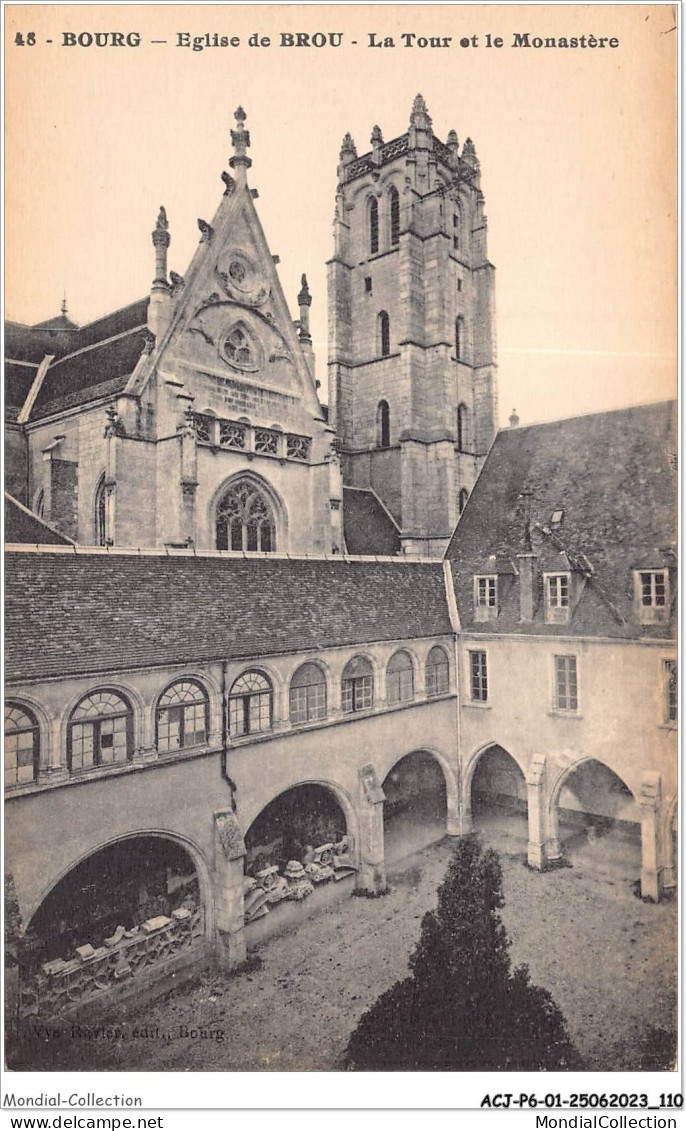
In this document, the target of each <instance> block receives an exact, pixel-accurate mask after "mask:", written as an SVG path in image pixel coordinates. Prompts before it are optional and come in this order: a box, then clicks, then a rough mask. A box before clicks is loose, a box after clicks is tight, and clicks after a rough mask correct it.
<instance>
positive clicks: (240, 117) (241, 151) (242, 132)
mask: <svg viewBox="0 0 686 1131" xmlns="http://www.w3.org/2000/svg"><path fill="white" fill-rule="evenodd" d="M234 118H235V119H236V129H235V130H231V144H232V145H233V148H234V155H233V157H230V158H229V165H230V167H231V168H232V169H238V170H240V169H245V170H248V169H249V168H250V166H251V165H252V160H251V158H250V157H248V155H247V152H246V151H247V150H248V149H249V148H250V130H246V128H245V126H244V125H243V123H244V121H245V120H246V118H247V114H246V113H245V110H244V109H243V107H242V106H239V107H238V109H237V110H236V112H235V113H234ZM243 175H244V176H245V174H243Z"/></svg>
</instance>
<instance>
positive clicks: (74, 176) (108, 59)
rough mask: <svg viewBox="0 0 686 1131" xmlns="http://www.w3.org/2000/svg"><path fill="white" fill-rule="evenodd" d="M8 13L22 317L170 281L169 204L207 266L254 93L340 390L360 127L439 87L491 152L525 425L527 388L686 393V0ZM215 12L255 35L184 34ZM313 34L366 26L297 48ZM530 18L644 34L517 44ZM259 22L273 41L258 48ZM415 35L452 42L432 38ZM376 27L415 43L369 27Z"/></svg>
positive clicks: (280, 242) (446, 121) (437, 117)
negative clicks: (346, 182) (680, 49)
mask: <svg viewBox="0 0 686 1131" xmlns="http://www.w3.org/2000/svg"><path fill="white" fill-rule="evenodd" d="M5 16H6V22H7V28H6V37H5V42H6V131H5V145H6V169H7V172H6V243H5V246H6V261H5V273H6V314H7V316H8V317H9V318H12V319H15V320H17V321H22V322H27V323H34V322H38V321H41V320H43V319H45V318H49V317H51V316H53V315H55V314H56V313H58V311H59V307H60V303H61V301H62V296H63V293H64V294H66V297H67V303H68V309H69V315H70V317H71V318H72V319H73V320H74V321H76V322H78V323H80V324H82V323H84V322H88V321H90V320H92V319H94V318H97V317H98V316H100V315H102V314H105V313H107V312H108V311H109V310H112V309H115V308H116V307H118V306H121V305H124V304H126V303H127V302H130V301H133V300H135V299H137V298H140V297H142V296H143V295H145V294H146V293H147V291H148V290H149V287H150V282H151V280H152V277H153V266H154V255H153V248H152V244H151V241H150V233H151V231H152V228H153V226H154V221H155V217H156V216H157V212H158V209H159V206H160V204H164V205H165V207H166V209H167V214H168V216H169V222H170V231H171V237H172V242H171V246H170V250H169V266H170V267H171V268H172V269H173V270H175V271H177V272H179V273H180V274H184V272H185V270H186V268H187V266H188V263H189V262H190V259H191V256H192V254H193V251H194V249H195V247H196V245H197V241H198V228H197V218H198V217H202V218H204V219H206V220H211V218H212V215H213V213H214V211H215V209H216V207H217V205H218V203H219V200H220V197H221V193H222V191H223V185H222V183H221V180H220V175H221V172H222V170H223V169H225V168H227V161H228V158H229V156H230V154H231V152H232V150H231V145H230V140H229V131H230V129H231V127H232V126H234V125H235V123H234V120H233V112H234V110H235V108H236V107H237V105H239V104H241V105H243V106H244V108H245V110H246V113H247V122H246V126H247V128H248V129H249V130H250V134H251V148H250V156H251V157H252V160H253V166H252V168H251V170H250V173H249V179H250V183H251V185H252V186H253V187H255V188H257V190H258V192H259V199H258V201H257V208H258V212H259V215H260V218H261V221H262V223H263V226H264V229H265V233H266V236H267V239H268V241H269V244H270V247H271V250H272V252H273V253H274V254H277V255H279V257H280V266H279V274H280V278H281V281H282V284H283V286H284V290H285V293H286V297H287V299H288V302H289V304H290V307H291V312H292V314H293V316H294V317H296V316H297V304H296V301H295V298H296V295H297V292H298V290H299V285H300V276H301V274H302V273H303V272H305V273H306V274H307V277H308V281H309V283H310V289H311V292H312V295H313V306H312V312H311V322H312V331H313V338H314V346H315V351H316V357H317V376H318V378H319V379H320V380H321V382H322V391H323V390H325V388H326V355H327V343H326V334H327V318H326V267H325V263H326V260H327V259H328V258H329V257H330V256H331V254H332V249H333V244H332V219H333V207H334V194H335V187H336V166H337V163H338V154H339V149H340V144H341V139H342V137H343V135H344V134H345V133H346V132H347V131H350V132H351V133H352V135H353V137H354V139H355V141H356V143H357V149H358V152H359V153H364V152H366V151H367V150H368V149H369V137H370V134H371V129H372V126H374V125H375V124H377V123H378V125H379V126H380V127H381V129H382V131H383V136H384V139H385V140H390V139H391V138H393V137H396V136H398V135H399V134H402V133H403V132H405V130H406V129H407V124H408V119H409V114H410V109H411V105H412V100H413V98H414V96H415V94H416V93H417V92H418V91H421V93H422V94H423V95H424V97H425V100H426V102H427V105H428V108H429V112H430V114H431V116H432V118H433V125H434V131H435V133H436V134H437V135H438V137H440V138H441V139H442V140H445V136H446V134H447V133H448V131H449V130H450V129H451V128H454V129H455V130H456V131H457V133H458V137H459V139H460V144H461V143H462V142H463V141H464V139H465V137H466V136H470V137H471V138H472V139H473V141H474V143H475V146H476V150H477V154H478V156H479V159H480V161H481V172H482V188H483V192H484V195H485V211H486V215H487V216H488V222H489V235H488V254H489V258H490V260H491V261H492V262H493V263H494V264H495V266H496V325H497V336H498V357H499V389H500V415H501V424H503V425H505V424H506V423H507V418H508V416H509V414H510V412H511V411H512V409H513V408H516V409H517V412H518V414H519V416H520V420H521V423H522V424H527V423H533V422H536V421H540V420H549V419H555V418H558V417H565V416H571V415H576V414H577V413H581V412H593V411H601V410H603V409H607V408H615V407H620V406H622V405H626V404H636V403H643V402H646V401H651V400H660V399H663V398H665V397H669V396H672V395H674V393H675V389H676V317H677V315H676V308H677V302H676V270H677V245H676V78H675V70H676V33H675V32H674V31H673V30H670V29H672V28H673V24H674V18H673V10H672V8H671V7H669V6H667V5H652V6H651V5H631V6H618V5H594V6H586V7H585V6H581V5H571V6H565V5H561V6H553V5H540V6H535V7H534V6H531V7H525V6H515V5H512V6H509V5H446V6H433V5H424V4H422V5H388V6H377V5H366V4H365V5H360V6H342V5H328V6H298V5H280V6H279V5H276V6H271V5H235V6H231V5H216V6H205V5H197V6H194V7H192V8H189V7H183V6H172V5H164V4H163V5H158V6H150V5H131V6H127V7H123V6H119V7H117V6H108V5H100V6H97V7H96V6H81V7H79V6H61V5H52V6H51V5H45V6H40V7H31V6H19V5H9V6H7V7H6V8H5ZM29 31H33V32H34V34H35V38H36V42H35V44H33V45H29V44H28V43H27V41H26V37H27V34H28V32H29ZM95 31H101V32H110V33H111V32H115V31H120V32H123V33H124V34H128V33H130V32H134V33H138V35H139V36H140V39H141V42H140V46H138V47H133V46H131V47H129V46H111V45H109V44H108V45H107V46H104V47H97V46H95V45H93V46H90V47H83V46H80V45H78V44H76V45H74V46H66V45H63V41H64V37H65V33H66V34H67V36H68V35H69V33H71V34H72V35H79V34H81V33H84V32H86V33H88V32H90V33H93V32H95ZM215 32H216V33H218V34H219V35H224V36H227V37H232V36H237V37H238V38H239V39H240V44H239V45H238V46H235V47H231V46H229V47H207V48H205V49H204V50H202V51H194V50H193V49H192V48H190V47H184V46H177V42H178V38H179V35H181V36H183V35H184V34H185V33H187V34H189V35H190V36H203V35H204V34H205V33H209V34H210V35H212V34H213V33H215ZM297 32H302V33H305V34H308V35H312V34H313V33H324V35H325V36H327V35H328V33H329V32H334V33H336V32H340V33H342V36H343V43H342V46H341V47H338V48H336V47H331V46H328V45H327V46H324V47H321V48H317V47H313V46H310V47H300V48H299V47H287V46H286V47H282V46H281V45H280V38H281V35H282V33H297ZM526 32H528V33H529V34H530V36H531V37H532V38H533V37H534V36H540V37H542V38H545V37H556V38H558V39H559V37H567V38H569V37H572V36H577V37H579V36H581V35H586V36H587V37H588V36H591V35H593V36H595V37H596V40H598V39H599V38H600V37H603V36H604V37H614V38H616V39H618V41H619V45H618V47H616V48H611V47H609V46H606V47H605V48H599V47H594V48H589V47H587V48H583V49H582V48H578V49H571V48H567V49H565V48H563V47H541V48H535V47H529V48H523V47H519V48H516V47H514V46H513V42H514V38H513V37H514V35H515V34H516V33H520V34H523V33H526ZM253 33H257V35H258V36H259V37H260V38H262V37H264V36H269V38H270V46H269V47H254V48H253V47H250V46H249V44H248V39H249V36H250V35H251V34H253ZM404 33H410V34H412V35H415V36H417V37H420V36H424V37H426V38H427V39H429V38H430V37H432V36H433V37H437V38H445V37H451V42H450V45H449V46H448V47H430V46H426V47H425V48H422V47H419V46H418V45H417V42H416V41H415V42H414V43H413V45H412V46H409V47H407V46H405V45H404V41H403V39H402V36H403V34H404ZM18 34H19V36H21V37H23V38H24V43H23V45H22V44H21V43H20V42H18V41H17V35H18ZM487 34H490V35H491V37H492V42H493V40H494V38H495V37H496V36H500V37H501V38H502V40H503V46H502V47H500V48H498V47H495V46H493V47H490V48H489V47H488V46H487V45H486V42H487V41H486V36H487ZM370 35H373V36H374V38H375V41H376V42H380V41H382V40H383V39H384V38H391V39H393V41H394V46H388V47H380V48H379V47H370V46H368V44H369V38H370ZM474 37H476V38H474ZM48 39H51V40H52V43H48V42H47V40H48ZM154 39H157V40H165V41H166V42H164V43H152V42H151V41H152V40H154ZM461 40H465V41H467V42H466V43H465V45H464V46H462V45H461V42H460V41H461ZM353 41H355V42H353Z"/></svg>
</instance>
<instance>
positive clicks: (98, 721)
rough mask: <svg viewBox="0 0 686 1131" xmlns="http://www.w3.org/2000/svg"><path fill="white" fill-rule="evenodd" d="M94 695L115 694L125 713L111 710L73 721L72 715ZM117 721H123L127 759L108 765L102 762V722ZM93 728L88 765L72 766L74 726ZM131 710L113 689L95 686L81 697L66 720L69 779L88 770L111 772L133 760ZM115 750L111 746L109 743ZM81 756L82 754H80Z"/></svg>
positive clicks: (116, 759)
mask: <svg viewBox="0 0 686 1131" xmlns="http://www.w3.org/2000/svg"><path fill="white" fill-rule="evenodd" d="M94 695H114V696H116V697H117V699H119V700H120V701H121V702H122V703H123V704H124V705H125V707H126V710H125V711H111V712H109V713H108V714H100V715H93V716H86V717H85V718H83V719H75V718H74V714H75V712H76V711H77V710H78V709H79V707H80V706H81V704H82V703H84V702H85V701H86V699H91V698H92V697H93V696H94ZM117 719H125V720H126V726H125V734H126V756H125V757H124V758H113V759H112V761H111V762H108V761H103V758H102V751H103V746H102V738H103V733H102V731H103V723H109V722H114V721H116V720H117ZM88 725H90V726H92V728H93V730H92V736H91V741H92V747H93V749H92V761H91V762H90V763H89V764H88V765H81V766H77V767H74V728H75V727H77V726H81V727H85V726H88ZM134 736H135V731H134V708H133V705H132V703H131V702H130V700H129V699H128V698H127V697H126V695H125V694H124V693H123V692H121V691H120V690H119V689H118V688H116V687H94V688H92V689H91V690H90V691H88V692H86V694H85V695H82V696H81V697H80V699H79V701H78V703H76V704H75V706H74V707H73V708H72V710H71V711H70V713H69V718H68V720H67V771H68V773H69V776H70V777H78V776H79V775H80V774H87V773H89V771H91V770H102V769H105V770H111V769H115V768H117V767H120V766H126V765H127V764H128V763H129V762H131V760H132V759H133V754H134ZM112 746H113V748H114V743H113V744H112ZM82 754H83V752H82Z"/></svg>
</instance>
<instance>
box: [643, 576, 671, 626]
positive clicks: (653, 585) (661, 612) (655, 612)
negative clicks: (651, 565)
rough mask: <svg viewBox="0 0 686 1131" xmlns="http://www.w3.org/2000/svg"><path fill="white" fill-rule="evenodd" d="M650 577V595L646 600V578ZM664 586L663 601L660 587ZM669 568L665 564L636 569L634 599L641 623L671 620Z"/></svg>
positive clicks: (660, 622) (657, 622)
mask: <svg viewBox="0 0 686 1131" xmlns="http://www.w3.org/2000/svg"><path fill="white" fill-rule="evenodd" d="M646 577H647V578H649V579H650V580H649V582H648V587H649V597H650V600H649V601H648V602H646V601H645V596H646V594H645V588H644V586H645V582H644V580H643V579H644V578H646ZM659 579H661V588H662V601H661V602H659V601H658V598H659V596H660V594H659V592H658V587H659V585H660V580H659ZM669 580H670V579H669V569H668V568H667V567H666V566H664V567H662V568H660V569H637V570H634V601H635V604H636V610H637V615H638V620H639V622H640V623H641V624H662V623H664V621H667V620H669V610H670V602H671V596H670V584H669Z"/></svg>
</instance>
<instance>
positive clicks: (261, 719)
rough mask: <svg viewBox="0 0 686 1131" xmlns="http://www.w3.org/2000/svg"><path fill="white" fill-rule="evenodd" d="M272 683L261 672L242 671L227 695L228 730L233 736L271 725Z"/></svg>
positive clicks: (254, 732)
mask: <svg viewBox="0 0 686 1131" xmlns="http://www.w3.org/2000/svg"><path fill="white" fill-rule="evenodd" d="M272 700H273V691H272V685H271V683H270V682H269V680H268V679H267V677H266V676H265V675H263V674H262V672H244V673H243V675H240V676H239V677H238V679H237V680H236V682H235V683H234V685H233V687H232V688H231V693H230V695H229V731H230V733H231V735H232V736H233V737H235V738H239V737H240V736H241V735H243V734H259V733H261V732H262V731H266V730H271V727H272Z"/></svg>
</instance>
